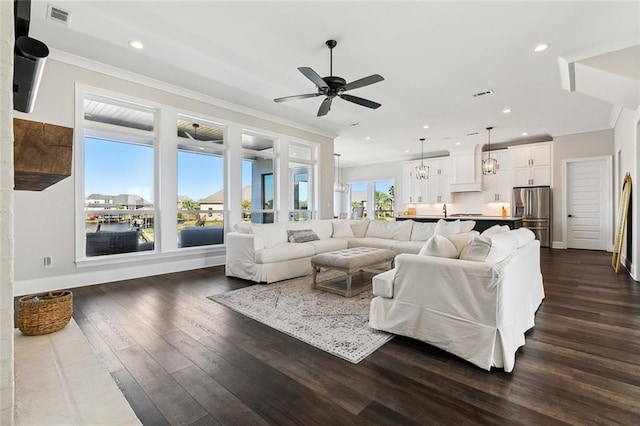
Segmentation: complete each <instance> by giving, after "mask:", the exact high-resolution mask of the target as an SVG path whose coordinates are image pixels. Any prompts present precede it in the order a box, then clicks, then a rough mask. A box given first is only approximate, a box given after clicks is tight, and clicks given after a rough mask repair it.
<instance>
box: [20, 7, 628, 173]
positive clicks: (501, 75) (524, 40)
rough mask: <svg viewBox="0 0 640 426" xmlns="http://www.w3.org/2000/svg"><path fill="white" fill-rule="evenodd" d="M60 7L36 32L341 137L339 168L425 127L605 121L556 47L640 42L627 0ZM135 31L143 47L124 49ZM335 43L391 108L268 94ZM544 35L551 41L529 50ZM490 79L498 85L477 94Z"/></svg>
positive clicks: (407, 141) (529, 128) (428, 147)
mask: <svg viewBox="0 0 640 426" xmlns="http://www.w3.org/2000/svg"><path fill="white" fill-rule="evenodd" d="M51 4H54V5H55V6H57V7H60V8H63V9H65V10H67V11H69V12H70V13H71V19H70V22H69V25H68V26H65V25H62V24H59V23H57V22H53V21H50V20H47V19H46V14H47V5H48V2H44V1H39V0H33V3H32V13H31V16H32V21H31V30H30V36H32V37H34V38H37V39H39V40H41V41H43V42H44V43H45V44H47V45H48V46H49V47H50V48H53V49H56V50H60V51H64V52H69V53H72V54H75V55H79V56H83V57H86V58H89V59H92V60H95V61H98V62H101V63H105V64H108V65H112V66H115V67H118V68H122V69H126V70H129V71H133V72H136V73H139V74H142V75H146V76H149V77H152V78H155V79H158V80H162V81H166V82H168V83H172V84H175V85H177V86H181V87H185V88H188V89H190V90H194V91H197V92H200V93H203V94H206V95H210V96H213V97H216V98H218V99H222V100H224V101H228V102H232V103H235V104H239V105H243V106H246V107H248V108H251V109H255V110H259V111H262V112H264V113H265V114H268V115H272V116H277V117H281V118H283V119H286V120H291V121H294V122H297V123H301V124H304V125H305V126H311V127H313V128H315V129H320V130H321V131H323V132H324V133H326V134H330V135H337V138H336V145H335V150H336V152H340V153H341V154H342V159H341V162H342V165H343V166H345V165H352V164H364V163H375V162H381V161H389V160H392V159H406V158H415V157H416V156H419V155H420V142H419V140H418V139H419V138H421V137H425V138H427V142H426V144H425V152H427V151H439V150H443V149H447V150H449V149H454V148H455V143H456V142H460V143H461V144H462V146H465V145H475V144H479V143H480V144H482V143H485V142H486V131H485V130H484V129H485V128H486V127H488V126H494V130H493V131H492V134H491V140H492V143H493V142H496V143H500V142H505V141H512V140H517V139H518V138H521V137H522V136H521V135H522V133H523V132H527V133H528V134H529V137H531V136H535V135H544V134H549V135H551V136H558V135H564V134H571V133H579V132H585V131H593V130H601V129H606V128H610V125H609V123H608V120H609V116H610V114H611V105H610V104H608V103H606V102H604V101H601V100H598V99H595V98H591V97H589V96H587V95H584V94H581V93H577V92H567V91H564V90H562V88H561V81H560V71H559V66H558V57H567V56H575V55H576V54H577V53H579V52H588V51H590V50H593V51H598V52H599V53H602V46H616V43H617V42H618V41H619V40H627V41H628V40H629V39H632V40H634V39H635V40H636V41H637V42H638V44H640V5H639V2H632V1H626V2H614V1H607V2H602V3H598V2H591V1H585V2H579V1H571V2H481V1H476V2H465V3H462V2H416V1H414V2H397V1H396V2H380V1H376V2H365V1H355V2H334V3H329V2H312V1H298V2H268V1H260V2H244V1H235V2H217V1H216V2H213V1H209V2H204V1H173V2H172V1H127V2H120V1H84V2H81V1H53V2H51ZM133 39H136V40H140V41H141V42H142V43H144V45H145V49H144V50H140V51H138V50H134V49H132V48H131V47H129V46H128V42H129V41H130V40H133ZM328 39H335V40H337V41H338V46H337V47H336V48H335V50H334V66H333V71H334V74H335V75H339V76H341V77H343V78H345V79H346V80H347V81H353V80H356V79H359V78H362V77H365V76H368V75H370V74H375V73H377V74H381V75H382V76H384V78H385V81H383V82H380V83H377V84H374V85H371V86H368V87H364V88H360V89H355V90H353V91H350V92H349V93H350V94H353V95H356V96H360V97H364V98H368V99H371V100H374V101H377V102H380V103H381V104H382V107H380V108H379V109H377V110H371V109H368V108H364V107H361V106H358V105H355V104H352V103H350V102H346V101H344V100H341V99H335V100H334V102H333V107H332V110H331V112H329V114H328V115H327V116H325V117H316V113H317V110H318V107H319V106H320V103H321V99H322V98H320V97H318V98H311V99H303V100H296V101H291V102H287V103H279V104H276V103H274V102H273V99H274V98H277V97H282V96H289V95H296V94H302V93H312V92H314V91H315V89H314V85H313V84H312V83H311V82H310V81H309V80H307V79H306V78H305V77H304V76H303V75H302V74H301V73H299V72H298V70H297V67H300V66H308V67H311V68H313V69H314V70H316V71H317V72H318V73H319V74H320V75H322V76H326V75H328V74H329V51H328V49H327V47H326V46H325V44H324V43H325V41H326V40H328ZM543 42H544V43H550V45H551V47H550V48H549V49H547V50H546V51H544V52H540V53H534V52H533V48H534V47H535V46H536V45H538V44H539V43H543ZM623 47H627V46H623ZM598 49H600V50H598ZM614 50H615V49H614ZM635 52H638V50H637V49H636V50H635ZM632 63H635V61H633V62H632ZM45 72H46V70H45ZM487 89H492V90H493V91H494V92H495V93H494V94H493V95H490V96H486V97H482V98H474V97H472V96H471V95H472V94H473V93H476V92H480V91H484V90H487ZM505 108H510V109H511V110H512V112H511V113H510V114H504V113H503V112H502V111H503V109H505ZM352 123H359V125H358V126H355V127H351V126H350V124H352ZM425 124H428V125H429V126H430V127H429V128H428V129H423V125H425ZM475 132H478V134H477V135H475V136H467V135H468V134H470V133H475ZM366 137H370V138H371V139H370V140H366V139H365V138H366ZM406 151H409V152H408V153H407V152H406Z"/></svg>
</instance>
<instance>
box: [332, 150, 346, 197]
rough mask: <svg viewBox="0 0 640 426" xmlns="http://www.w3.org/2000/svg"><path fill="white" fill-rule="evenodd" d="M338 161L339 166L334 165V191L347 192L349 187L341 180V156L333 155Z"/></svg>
mask: <svg viewBox="0 0 640 426" xmlns="http://www.w3.org/2000/svg"><path fill="white" fill-rule="evenodd" d="M333 156H334V157H335V158H336V160H337V166H336V165H334V171H333V190H334V191H335V192H346V191H347V185H346V184H345V183H344V182H342V180H341V179H340V154H333Z"/></svg>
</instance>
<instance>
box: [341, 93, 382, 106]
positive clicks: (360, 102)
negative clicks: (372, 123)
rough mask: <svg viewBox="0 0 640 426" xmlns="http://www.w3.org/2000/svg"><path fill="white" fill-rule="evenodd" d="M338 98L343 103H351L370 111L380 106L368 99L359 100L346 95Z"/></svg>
mask: <svg viewBox="0 0 640 426" xmlns="http://www.w3.org/2000/svg"><path fill="white" fill-rule="evenodd" d="M339 96H340V97H341V98H342V99H344V100H345V101H349V102H353V103H354V104H358V105H362V106H363V107H367V108H371V109H376V108H379V107H381V106H382V104H379V103H377V102H373V101H370V100H369V99H364V98H359V97H357V96H352V95H346V94H344V93H343V94H342V95H339Z"/></svg>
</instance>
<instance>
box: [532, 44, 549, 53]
mask: <svg viewBox="0 0 640 426" xmlns="http://www.w3.org/2000/svg"><path fill="white" fill-rule="evenodd" d="M548 48H549V44H547V43H542V44H539V45H537V46H536V47H535V48H534V49H533V51H534V52H542V51H543V50H547V49H548Z"/></svg>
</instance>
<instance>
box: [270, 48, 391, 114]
mask: <svg viewBox="0 0 640 426" xmlns="http://www.w3.org/2000/svg"><path fill="white" fill-rule="evenodd" d="M325 44H326V45H327V47H329V52H330V59H329V61H330V62H329V67H330V68H329V74H331V75H329V76H328V77H320V75H319V74H318V73H317V72H315V71H314V70H313V69H311V68H309V67H299V68H298V71H300V72H301V73H302V74H303V75H304V76H305V77H307V78H308V79H309V80H311V81H312V82H313V84H315V85H316V86H317V87H318V92H317V93H307V94H304V95H294V96H285V97H284V98H277V99H274V101H275V102H285V101H291V100H294V99H306V98H315V97H317V96H326V98H324V100H323V101H322V104H320V109H319V110H318V117H321V116H323V115H327V113H328V112H329V110H330V109H331V102H332V101H333V98H335V97H336V96H338V97H339V98H342V99H344V100H345V101H349V102H353V103H354V104H358V105H362V106H364V107H367V108H372V109H376V108H379V107H380V106H381V104H379V103H377V102H374V101H370V100H369V99H364V98H359V97H357V96H353V95H348V94H346V93H344V92H346V91H347V90H352V89H358V88H360V87H364V86H368V85H370V84H373V83H378V82H379V81H382V80H384V77H382V76H381V75H380V74H373V75H370V76H369V77H364V78H361V79H360V80H356V81H352V82H351V83H348V84H347V81H346V80H345V79H344V78H342V77H338V76H335V75H333V48H334V47H336V45H337V44H338V42H337V41H335V40H327V42H326V43H325Z"/></svg>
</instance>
